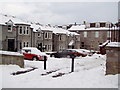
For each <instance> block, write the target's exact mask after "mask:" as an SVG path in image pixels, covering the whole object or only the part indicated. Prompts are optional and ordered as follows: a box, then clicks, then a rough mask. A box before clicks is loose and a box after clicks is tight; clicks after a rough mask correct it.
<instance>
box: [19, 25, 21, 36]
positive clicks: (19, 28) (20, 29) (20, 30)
mask: <svg viewBox="0 0 120 90" xmlns="http://www.w3.org/2000/svg"><path fill="white" fill-rule="evenodd" d="M19 34H22V27H21V26H20V28H19Z"/></svg>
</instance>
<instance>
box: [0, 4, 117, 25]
mask: <svg viewBox="0 0 120 90" xmlns="http://www.w3.org/2000/svg"><path fill="white" fill-rule="evenodd" d="M0 8H1V10H2V11H0V13H4V14H10V15H15V16H17V17H20V18H23V19H27V20H29V21H34V22H39V23H41V24H52V25H64V24H70V23H74V22H77V23H83V21H87V22H99V21H110V22H113V23H115V22H117V20H118V3H117V2H6V3H5V2H1V3H0Z"/></svg>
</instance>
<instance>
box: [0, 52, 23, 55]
mask: <svg viewBox="0 0 120 90" xmlns="http://www.w3.org/2000/svg"><path fill="white" fill-rule="evenodd" d="M0 54H5V55H15V56H23V54H21V53H18V52H10V51H0Z"/></svg>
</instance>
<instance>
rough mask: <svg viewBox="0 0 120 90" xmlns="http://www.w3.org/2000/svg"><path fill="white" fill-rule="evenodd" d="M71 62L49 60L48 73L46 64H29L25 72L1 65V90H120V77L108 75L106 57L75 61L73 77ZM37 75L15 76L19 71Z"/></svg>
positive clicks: (63, 59) (95, 55)
mask: <svg viewBox="0 0 120 90" xmlns="http://www.w3.org/2000/svg"><path fill="white" fill-rule="evenodd" d="M71 61H72V60H71V58H54V57H49V56H48V61H47V69H46V70H44V62H43V61H30V60H25V68H20V67H19V66H17V65H0V73H2V74H0V80H2V81H0V85H1V86H0V87H1V88H118V75H105V69H106V67H105V64H106V55H100V54H94V55H93V56H86V57H77V58H75V68H74V72H72V73H71ZM33 67H34V68H35V69H34V70H33V71H30V72H27V73H23V74H18V75H13V73H15V72H17V71H26V70H29V69H31V68H33Z"/></svg>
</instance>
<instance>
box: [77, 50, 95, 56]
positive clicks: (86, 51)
mask: <svg viewBox="0 0 120 90" xmlns="http://www.w3.org/2000/svg"><path fill="white" fill-rule="evenodd" d="M78 50H80V51H82V52H84V53H86V54H87V55H88V56H92V55H93V52H92V51H90V50H87V49H78Z"/></svg>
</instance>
